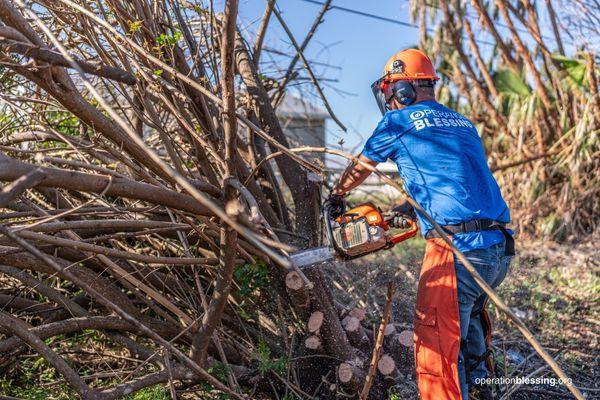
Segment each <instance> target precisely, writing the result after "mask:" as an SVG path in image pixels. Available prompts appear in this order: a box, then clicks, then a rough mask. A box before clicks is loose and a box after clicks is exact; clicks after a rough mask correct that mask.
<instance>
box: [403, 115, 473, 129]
mask: <svg viewBox="0 0 600 400" xmlns="http://www.w3.org/2000/svg"><path fill="white" fill-rule="evenodd" d="M410 119H411V120H412V121H413V123H414V125H415V129H416V130H417V131H420V130H421V129H423V128H427V127H434V126H437V127H441V126H447V127H450V126H457V127H458V126H464V127H467V128H473V127H474V126H473V124H472V123H471V121H469V120H468V119H466V118H465V117H463V116H462V115H460V114H458V113H455V112H452V111H438V110H423V111H413V112H412V113H410Z"/></svg>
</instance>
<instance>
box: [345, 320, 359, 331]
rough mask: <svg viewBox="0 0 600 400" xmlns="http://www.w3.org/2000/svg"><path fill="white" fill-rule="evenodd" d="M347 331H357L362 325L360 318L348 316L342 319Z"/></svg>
mask: <svg viewBox="0 0 600 400" xmlns="http://www.w3.org/2000/svg"><path fill="white" fill-rule="evenodd" d="M342 324H343V326H344V329H345V330H346V332H355V331H357V330H358V329H359V327H360V320H359V319H358V318H356V317H346V318H344V319H343V320H342Z"/></svg>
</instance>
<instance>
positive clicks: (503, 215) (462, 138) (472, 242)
mask: <svg viewBox="0 0 600 400" xmlns="http://www.w3.org/2000/svg"><path fill="white" fill-rule="evenodd" d="M362 155H363V156H365V157H367V158H368V159H370V160H373V161H376V162H385V161H386V160H387V159H391V160H392V161H394V162H395V163H396V165H397V166H398V171H399V173H400V177H401V178H402V180H403V181H404V188H405V189H406V191H407V192H408V193H409V194H410V196H411V197H412V198H413V199H415V200H416V201H417V203H419V204H420V205H421V207H423V209H424V210H425V211H427V213H429V215H431V216H432V217H433V219H434V220H435V221H436V222H437V223H438V224H440V225H441V226H444V225H452V224H457V223H460V222H465V221H470V220H474V219H483V218H490V219H494V220H496V221H500V222H506V223H508V222H510V213H509V210H508V207H507V206H506V203H505V202H504V200H503V199H502V194H501V193H500V188H499V187H498V184H497V183H496V180H495V179H494V177H493V176H492V172H491V171H490V169H489V167H488V165H487V161H486V156H485V152H484V149H483V145H482V143H481V139H480V138H479V135H478V134H477V130H476V129H475V126H474V125H473V123H472V122H471V121H469V120H468V119H467V118H465V117H464V116H462V115H460V114H459V113H457V112H455V111H452V110H450V109H449V108H447V107H444V106H443V105H441V104H439V103H437V102H436V101H422V102H419V103H417V104H414V105H411V106H409V107H406V108H404V109H402V110H394V111H389V112H387V113H386V114H385V115H384V116H383V119H382V120H381V122H380V123H379V125H378V126H377V128H376V129H375V132H373V135H372V136H371V137H370V138H369V140H368V141H367V143H366V144H365V147H364V149H363V151H362ZM418 218H419V224H420V226H421V232H422V233H423V235H424V236H425V235H426V234H427V232H429V230H431V229H432V225H431V224H430V223H429V222H428V221H427V220H426V219H425V218H423V216H422V215H418ZM453 241H454V244H455V245H456V247H458V249H459V250H461V251H469V250H474V249H481V248H487V247H489V246H492V245H494V244H496V243H501V242H502V241H504V236H503V235H502V232H500V231H482V232H468V233H464V234H456V235H454V239H453Z"/></svg>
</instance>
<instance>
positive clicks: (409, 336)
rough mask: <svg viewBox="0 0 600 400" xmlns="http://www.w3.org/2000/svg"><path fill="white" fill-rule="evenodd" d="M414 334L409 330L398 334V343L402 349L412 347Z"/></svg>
mask: <svg viewBox="0 0 600 400" xmlns="http://www.w3.org/2000/svg"><path fill="white" fill-rule="evenodd" d="M413 337H414V333H413V331H411V330H404V331H402V332H400V333H399V334H398V342H399V343H400V344H401V345H402V346H404V347H413V346H414V341H413Z"/></svg>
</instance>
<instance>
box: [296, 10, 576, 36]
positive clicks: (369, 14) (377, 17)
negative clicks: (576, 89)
mask: <svg viewBox="0 0 600 400" xmlns="http://www.w3.org/2000/svg"><path fill="white" fill-rule="evenodd" d="M301 1H304V2H305V3H311V4H316V5H321V6H322V5H323V4H324V3H323V2H321V1H317V0H301ZM426 5H427V6H428V7H432V8H438V9H439V7H438V6H436V5H433V4H429V3H426ZM329 8H331V9H332V10H333V9H335V10H339V11H343V12H346V13H349V14H355V15H360V16H362V17H366V18H371V19H375V20H378V21H384V22H389V23H391V24H396V25H401V26H406V27H408V28H414V29H419V25H417V24H413V23H410V22H406V21H400V20H397V19H393V18H388V17H383V16H381V15H377V14H371V13H367V12H364V11H360V10H355V9H352V8H347V7H341V6H330V7H329ZM497 24H498V26H502V27H504V28H508V27H507V26H506V25H505V24H503V23H501V22H497ZM516 30H517V32H521V33H527V34H528V33H529V32H528V31H527V30H525V29H522V28H518V27H516ZM427 31H428V32H433V29H431V28H427ZM542 39H546V40H552V41H556V40H555V39H554V38H552V37H549V36H545V35H542ZM478 42H479V43H481V44H485V45H489V46H495V44H494V43H491V42H486V41H478ZM565 43H566V44H571V45H572V44H573V43H569V42H565Z"/></svg>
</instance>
